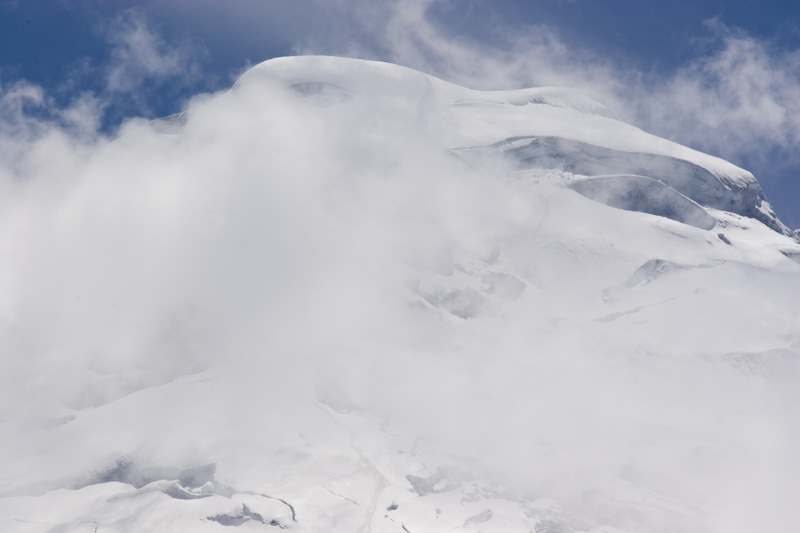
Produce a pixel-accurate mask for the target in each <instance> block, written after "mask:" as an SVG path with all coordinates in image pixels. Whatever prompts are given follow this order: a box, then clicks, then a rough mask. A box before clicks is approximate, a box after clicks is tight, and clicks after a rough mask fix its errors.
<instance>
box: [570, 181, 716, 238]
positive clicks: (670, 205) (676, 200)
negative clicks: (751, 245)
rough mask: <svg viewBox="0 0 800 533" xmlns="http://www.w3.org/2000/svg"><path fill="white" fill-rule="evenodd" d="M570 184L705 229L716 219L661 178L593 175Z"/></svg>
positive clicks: (611, 201) (624, 206)
mask: <svg viewBox="0 0 800 533" xmlns="http://www.w3.org/2000/svg"><path fill="white" fill-rule="evenodd" d="M569 186H570V188H571V189H573V190H575V191H577V192H578V193H580V194H582V195H583V196H585V197H587V198H590V199H592V200H595V201H598V202H601V203H604V204H606V205H609V206H611V207H617V208H619V209H625V210H628V211H639V212H641V213H650V214H651V215H658V216H662V217H666V218H671V219H672V220H677V221H678V222H683V223H684V224H689V225H690V226H694V227H696V228H700V229H705V230H709V229H711V228H713V227H714V226H715V225H716V223H717V221H716V220H715V219H714V217H712V216H711V215H709V214H708V213H707V212H706V210H705V209H703V208H702V207H700V206H699V205H697V203H695V202H693V201H692V200H690V199H689V198H687V197H686V196H684V195H682V194H681V193H679V192H678V191H676V190H675V189H673V188H671V187H668V186H666V185H664V184H663V183H662V182H660V181H657V180H654V179H650V178H646V177H644V176H635V175H624V174H623V175H616V176H596V177H592V178H583V179H578V180H574V181H571V182H570V183H569Z"/></svg>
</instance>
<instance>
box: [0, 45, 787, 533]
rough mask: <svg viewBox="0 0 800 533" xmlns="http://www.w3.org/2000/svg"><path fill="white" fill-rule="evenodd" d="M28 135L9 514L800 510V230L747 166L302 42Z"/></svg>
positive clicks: (693, 521) (523, 527)
mask: <svg viewBox="0 0 800 533" xmlns="http://www.w3.org/2000/svg"><path fill="white" fill-rule="evenodd" d="M39 142H40V144H39V145H37V146H36V147H34V149H33V150H31V151H30V152H29V153H28V154H26V155H25V157H27V158H28V159H27V160H25V161H23V162H24V163H25V164H23V165H20V166H19V167H15V168H14V169H11V170H8V171H7V172H5V173H0V176H4V177H3V178H2V179H3V180H4V181H3V182H2V184H3V190H4V191H6V194H5V195H4V197H3V199H2V204H0V218H2V221H0V222H1V223H0V228H2V229H0V254H2V257H3V261H2V266H0V354H2V355H0V357H2V359H0V363H2V370H3V371H2V375H1V376H0V398H2V402H1V403H0V529H2V530H3V531H41V532H56V531H70V532H72V531H87V532H90V531H98V532H112V531H119V532H128V531H231V530H234V531H270V530H277V529H287V530H291V531H298V532H321V531H343V532H368V531H372V532H376V533H377V532H397V533H402V532H403V531H405V532H407V533H408V532H410V533H419V532H432V531H456V530H458V531H486V532H505V531H508V532H511V531H520V532H530V531H535V532H536V533H565V532H592V533H613V532H623V531H627V532H634V531H635V532H670V533H674V532H681V531H685V532H690V531H691V532H698V531H704V532H714V533H723V532H725V533H728V532H739V531H741V532H745V531H747V532H751V531H758V530H770V531H787V532H788V531H794V530H796V529H797V527H798V526H799V525H800V515H799V514H798V508H797V506H796V501H797V495H798V494H800V482H798V480H800V461H798V459H797V454H796V450H797V449H798V447H800V413H798V411H797V407H796V406H797V405H800V403H798V400H800V398H798V396H799V395H800V394H799V393H798V391H800V389H799V388H798V387H797V383H798V377H800V367H798V357H800V264H798V262H797V261H796V258H797V257H800V244H798V243H797V242H795V241H794V240H793V239H792V238H791V237H790V236H788V230H787V229H786V228H785V226H783V225H782V224H781V223H780V221H779V220H777V218H775V216H774V214H773V213H772V212H771V210H770V209H769V206H768V204H767V203H766V200H765V198H764V196H763V193H762V192H761V190H760V188H759V186H758V184H757V182H756V181H755V179H754V178H753V176H752V175H751V174H750V173H748V172H747V171H744V170H742V169H739V168H737V167H735V166H733V165H731V164H730V163H727V162H725V161H722V160H719V159H717V158H714V157H711V156H708V155H705V154H701V153H699V152H696V151H694V150H691V149H689V148H686V147H683V146H680V145H677V144H675V143H672V142H670V141H667V140H664V139H659V138H657V137H654V136H652V135H649V134H647V133H645V132H643V131H641V130H638V129H636V128H634V127H632V126H630V125H627V124H624V123H622V122H620V121H618V120H616V119H614V118H613V114H612V113H611V112H610V111H609V110H608V109H606V108H605V107H604V106H603V105H602V104H601V103H599V102H596V101H595V100H594V99H593V98H592V97H591V96H589V95H586V94H584V93H581V92H577V91H572V90H567V89H558V88H537V89H526V90H522V91H499V92H488V93H487V92H480V91H473V90H469V89H465V88H462V87H458V86H455V85H452V84H449V83H447V82H444V81H442V80H438V79H436V78H433V77H431V76H427V75H425V74H422V73H420V72H415V71H412V70H409V69H406V68H403V67H398V66H395V65H389V64H384V63H378V62H372V61H362V60H354V59H343V58H333V57H316V56H304V57H293V58H281V59H275V60H271V61H267V62H265V63H262V64H261V65H257V66H256V67H254V68H252V69H251V70H250V71H248V72H247V73H245V74H244V75H243V76H242V77H241V78H240V79H239V81H238V82H237V83H236V85H235V86H234V87H233V89H232V90H231V91H229V92H225V93H220V94H216V95H205V96H203V97H200V98H198V99H196V100H195V101H193V102H192V103H191V105H190V106H189V108H188V110H187V111H186V113H185V114H183V115H181V116H179V117H172V118H170V119H169V120H167V121H162V122H158V123H151V124H147V123H137V122H132V123H130V124H129V125H128V126H127V127H126V128H124V129H123V130H122V131H121V132H120V135H119V137H118V138H117V139H116V140H114V141H113V142H107V143H100V144H98V145H96V146H92V147H91V149H85V150H84V149H82V150H80V151H76V152H71V151H70V150H71V148H70V143H69V142H67V141H66V140H64V139H61V138H59V136H58V135H55V134H54V135H52V136H50V137H47V138H43V139H42V140H41V141H39ZM64 153H67V154H69V157H66V156H63V154H64ZM42 154H47V155H48V157H51V158H60V159H59V160H58V164H57V165H55V164H54V165H52V166H48V165H47V164H45V163H41V161H43V159H42ZM45 161H46V160H45ZM65 161H66V162H67V163H69V164H66V163H65ZM5 176H10V177H8V178H6V177H5ZM231 528H235V529H231Z"/></svg>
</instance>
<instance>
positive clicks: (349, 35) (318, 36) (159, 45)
mask: <svg viewBox="0 0 800 533" xmlns="http://www.w3.org/2000/svg"><path fill="white" fill-rule="evenodd" d="M232 6H235V9H233V8H232ZM297 53H324V54H336V55H348V56H355V57H366V58H373V59H382V60H388V61H393V62H396V63H400V64H405V65H408V66H411V67H414V68H418V69H420V70H423V71H426V72H429V73H431V74H434V75H438V76H440V77H442V78H445V79H449V80H451V81H454V82H457V83H461V84H463V85H467V86H473V87H476V88H514V87H521V86H526V85H570V86H575V87H579V88H583V89H586V90H589V91H591V92H593V93H595V94H597V95H598V96H599V97H601V98H602V99H604V100H605V101H606V102H607V103H608V104H609V105H610V106H611V107H612V108H614V109H615V110H616V111H617V112H618V114H620V116H621V118H624V119H625V120H627V121H629V122H632V123H634V124H636V125H638V126H640V127H642V128H643V129H645V130H648V131H651V132H653V133H656V134H659V135H662V136H665V137H667V138H670V139H673V140H676V141H678V142H682V143H684V144H687V145H689V146H692V147H694V148H697V149H700V150H702V151H706V152H709V153H712V154H714V155H719V156H721V157H724V158H726V159H729V160H731V161H733V162H734V163H736V164H738V165H740V166H743V167H744V168H747V169H748V170H751V171H752V172H753V173H754V174H755V175H756V177H757V178H758V179H759V181H760V182H761V184H762V186H763V188H764V189H765V192H766V193H767V197H768V199H769V200H770V202H771V203H772V204H773V206H774V207H775V209H776V211H777V213H778V215H779V216H780V217H781V219H782V220H783V221H784V222H785V223H786V224H788V225H789V226H790V227H792V228H797V227H800V155H798V153H800V150H798V147H799V146H798V145H800V3H799V2H796V1H773V2H759V1H755V0H752V1H751V0H746V1H745V0H742V1H738V2H737V1H703V0H695V1H686V0H672V1H670V2H642V1H636V0H606V1H599V0H550V1H539V0H527V1H510V0H509V1H503V0H495V1H489V0H463V1H455V0H451V1H443V0H442V1H436V0H398V1H394V2H388V1H387V2H382V1H371V2H367V1H357V0H349V1H346V0H305V1H304V0H267V1H263V0H262V1H258V0H240V1H238V2H235V3H233V2H222V1H220V0H214V1H212V0H160V1H141V2H133V1H127V0H114V1H107V2H103V1H100V0H84V1H81V2H78V1H75V2H69V1H66V0H40V1H35V2H33V1H19V0H18V1H8V0H0V91H2V92H0V97H3V98H5V103H4V104H3V103H0V120H4V121H6V129H8V124H9V123H12V122H13V121H14V120H15V119H14V118H13V117H12V118H9V116H8V115H9V114H11V115H13V113H14V112H13V110H14V109H17V108H14V107H13V106H11V105H10V104H9V102H11V101H16V100H13V98H12V97H11V96H13V95H15V94H19V93H20V87H23V86H24V87H26V88H28V89H30V88H35V90H36V91H39V92H38V93H37V94H38V95H39V96H38V97H37V98H38V100H36V99H34V100H36V101H35V102H33V101H27V100H26V102H27V103H26V104H25V105H23V106H22V107H23V108H24V109H22V108H20V109H22V110H21V111H20V110H19V109H17V112H23V113H28V114H33V115H37V116H43V117H49V118H50V119H51V120H55V121H58V120H61V121H63V120H64V117H65V116H73V117H74V116H75V115H82V114H83V115H86V116H89V115H91V116H92V120H91V121H88V120H87V121H84V122H83V123H82V126H81V128H80V129H81V131H82V132H83V133H84V134H87V133H86V132H87V131H90V130H92V129H98V130H99V131H101V132H113V129H114V128H115V127H116V126H118V125H119V124H120V123H121V122H122V121H123V120H125V119H126V118H128V117H132V116H145V117H157V116H162V115H166V114H170V113H173V112H176V111H179V110H180V109H181V108H182V106H184V105H185V103H186V101H187V100H188V99H189V98H190V97H192V96H193V95H195V94H198V93H202V92H208V91H214V90H221V89H224V88H226V87H228V86H230V84H231V83H232V81H233V80H235V78H236V77H237V76H238V74H240V73H241V72H242V71H243V70H244V69H245V68H247V66H249V65H252V64H255V63H258V62H260V61H263V60H265V59H269V58H271V57H275V56H281V55H290V54H297ZM10 110H12V111H10ZM65 110H72V111H75V112H74V113H72V114H70V113H67V112H65ZM84 110H85V111H84ZM90 110H91V111H90ZM72 120H74V119H72Z"/></svg>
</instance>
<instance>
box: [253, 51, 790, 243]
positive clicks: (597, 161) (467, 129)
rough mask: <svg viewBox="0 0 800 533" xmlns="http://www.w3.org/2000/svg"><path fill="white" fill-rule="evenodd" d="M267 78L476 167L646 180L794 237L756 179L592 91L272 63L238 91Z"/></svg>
mask: <svg viewBox="0 0 800 533" xmlns="http://www.w3.org/2000/svg"><path fill="white" fill-rule="evenodd" d="M264 78H267V79H271V80H273V81H274V82H276V83H279V84H281V85H283V86H285V87H290V88H292V89H293V90H295V91H296V92H297V93H298V94H300V95H302V96H304V97H306V98H314V99H316V100H319V101H320V102H323V103H326V104H329V103H337V102H343V101H345V100H347V99H349V98H350V97H356V98H358V99H359V100H360V101H361V102H362V104H366V105H367V106H368V107H369V109H370V110H371V111H372V112H374V113H376V114H380V116H382V117H391V119H392V120H394V121H396V122H397V124H406V125H409V126H410V125H412V124H413V125H415V126H416V127H418V128H419V129H423V130H425V131H426V132H427V133H429V134H435V135H438V136H440V137H441V138H443V139H444V144H445V146H446V147H448V148H449V149H451V150H452V151H453V152H454V153H455V154H458V155H459V156H460V157H462V158H464V159H465V160H467V161H469V162H470V163H476V160H479V159H482V158H485V157H487V156H495V157H500V158H505V159H506V160H507V161H508V162H509V163H510V165H512V166H513V167H514V168H515V169H517V170H528V169H556V170H561V171H565V172H569V173H573V174H578V175H584V176H598V175H607V174H635V175H640V176H644V177H648V178H652V179H654V180H657V181H660V182H662V183H664V184H665V185H667V186H668V187H670V188H672V189H674V190H676V191H678V192H679V193H681V194H683V195H684V196H686V197H688V198H690V199H691V200H693V201H694V202H696V203H698V204H700V205H701V206H708V207H712V208H714V209H719V210H723V211H728V212H732V213H737V214H739V215H743V216H746V217H750V218H753V219H756V220H758V221H760V222H762V223H764V224H766V225H767V226H769V227H770V228H772V229H774V230H775V231H778V232H779V233H782V234H784V235H790V234H791V231H790V230H789V228H787V227H786V226H785V225H784V224H783V223H782V222H781V221H780V220H779V219H778V217H777V216H776V215H775V213H774V211H773V210H772V207H771V206H770V205H769V203H768V202H767V200H766V197H765V195H764V192H763V190H762V189H761V186H760V185H759V184H758V182H757V181H756V179H755V178H754V177H753V175H752V174H751V173H750V172H748V171H746V170H744V169H741V168H739V167H737V166H735V165H733V164H731V163H729V162H727V161H724V160H722V159H719V158H716V157H713V156H710V155H707V154H703V153H701V152H698V151H696V150H692V149H690V148H687V147H685V146H682V145H679V144H677V143H674V142H671V141H668V140H666V139H662V138H659V137H657V136H655V135H651V134H648V133H646V132H644V131H642V130H640V129H638V128H636V127H634V126H631V125H629V124H626V123H624V122H622V121H620V120H618V119H616V118H615V117H614V113H613V112H612V111H611V110H609V109H608V108H607V107H606V106H605V105H604V104H602V103H601V102H600V101H598V100H597V99H595V98H593V97H592V96H591V95H589V94H587V93H585V92H583V91H578V90H574V89H567V88H557V87H540V88H530V89H521V90H512V91H477V90H472V89H467V88H464V87H460V86H457V85H454V84H452V83H448V82H445V81H443V80H440V79H438V78H435V77H433V76H429V75H427V74H423V73H421V72H418V71H415V70H412V69H409V68H405V67H401V66H397V65H392V64H388V63H382V62H377V61H365V60H357V59H346V58H338V57H320V56H301V57H291V58H279V59H273V60H269V61H266V62H264V63H261V64H260V65H257V66H256V67H254V68H253V69H251V70H250V71H248V72H247V73H246V74H245V75H244V76H242V77H241V78H240V79H239V81H238V82H237V85H239V86H244V85H247V84H250V83H252V82H254V81H256V80H258V79H264ZM647 190H648V191H653V192H655V191H656V189H655V188H653V187H649V188H648V189H647ZM642 192H643V193H644V194H647V192H645V191H642ZM656 194H657V195H659V194H660V193H657V192H656ZM656 201H657V200H656ZM620 203H624V202H620Z"/></svg>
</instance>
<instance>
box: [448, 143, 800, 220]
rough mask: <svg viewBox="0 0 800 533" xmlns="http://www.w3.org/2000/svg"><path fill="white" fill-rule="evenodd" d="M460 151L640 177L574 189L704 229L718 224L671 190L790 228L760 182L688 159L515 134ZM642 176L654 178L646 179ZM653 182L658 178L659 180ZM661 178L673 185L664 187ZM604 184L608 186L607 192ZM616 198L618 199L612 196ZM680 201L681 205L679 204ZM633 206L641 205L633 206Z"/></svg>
mask: <svg viewBox="0 0 800 533" xmlns="http://www.w3.org/2000/svg"><path fill="white" fill-rule="evenodd" d="M456 153H458V154H459V155H460V156H461V157H464V158H466V159H468V160H469V159H470V158H473V159H474V158H476V157H481V156H483V155H484V154H500V155H502V156H503V157H505V158H507V159H509V160H511V161H512V162H513V164H514V165H515V167H516V168H517V169H519V170H526V169H532V168H548V169H558V170H562V171H566V172H571V173H573V174H582V175H586V176H600V175H608V174H628V175H637V176H639V178H638V179H633V178H631V177H630V176H628V177H625V178H623V177H616V178H605V179H602V180H600V181H594V182H591V183H590V182H586V183H582V184H578V183H576V184H574V186H573V188H574V189H575V190H577V191H578V192H580V193H581V194H583V195H584V196H587V197H590V198H592V199H594V200H599V201H604V200H603V199H601V198H605V199H608V200H610V201H615V202H616V203H617V204H619V205H615V204H614V203H612V204H609V205H613V206H614V207H621V208H623V209H630V210H633V211H643V212H645V213H652V214H656V215H661V216H667V217H668V218H675V217H674V216H670V215H668V214H665V213H672V214H677V212H678V211H681V212H684V211H685V213H684V214H683V215H678V216H681V217H684V216H688V217H690V219H692V220H694V221H695V222H694V223H693V222H688V221H687V220H681V219H680V218H676V220H680V221H681V222H685V223H687V224H691V225H693V226H697V227H702V228H703V229H711V228H712V227H713V226H714V224H713V223H712V220H713V219H711V217H710V216H708V215H706V216H703V215H702V214H700V213H699V212H698V211H697V210H696V209H692V208H690V207H689V204H687V203H686V202H680V200H678V199H677V197H676V196H675V195H673V194H670V193H669V191H670V190H671V189H674V190H675V191H678V192H679V193H681V195H685V197H688V198H690V199H691V200H694V201H695V202H697V203H699V204H701V205H707V206H709V207H714V208H716V209H721V210H724V211H729V212H732V213H738V214H740V215H744V216H748V217H751V218H754V219H756V220H759V221H761V222H763V223H764V224H766V225H767V226H769V227H770V228H772V229H774V230H775V231H778V232H779V233H783V234H786V235H788V234H789V233H788V229H787V228H786V226H784V225H783V224H782V223H781V222H780V220H778V218H777V217H776V216H775V213H774V212H773V211H772V209H771V208H770V207H769V205H768V204H766V202H765V200H766V198H765V197H764V193H763V191H762V190H761V187H760V186H759V185H758V183H757V182H756V181H755V180H754V181H745V182H743V181H739V180H728V179H722V178H720V177H719V176H717V175H714V174H712V173H711V172H710V171H708V170H707V169H705V168H703V167H701V166H699V165H696V164H694V163H691V162H689V161H685V160H683V159H677V158H674V157H669V156H665V155H659V154H648V153H638V152H625V151H620V150H612V149H609V148H604V147H602V146H596V145H593V144H588V143H584V142H580V141H576V140H573V139H565V138H563V137H552V136H548V137H517V138H511V139H506V140H504V141H501V142H498V143H495V144H493V145H490V146H486V147H475V148H467V149H461V150H456ZM642 176H645V177H647V178H652V180H650V182H646V181H643V180H642V178H641V177H642ZM654 180H657V181H656V182H655V183H654V182H653V181H654ZM657 182H661V183H662V184H664V185H667V186H668V187H666V188H665V187H663V186H662V187H659V186H658V185H657ZM604 187H605V188H607V189H606V190H605V191H604V190H603V188H604ZM612 197H613V198H616V200H612ZM604 203H608V202H604ZM679 204H681V205H682V206H681V207H679ZM623 205H628V206H629V207H623ZM634 205H635V206H636V207H631V206H634ZM686 210H688V211H686ZM655 211H660V212H655ZM689 212H692V213H694V214H688V213H689Z"/></svg>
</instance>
